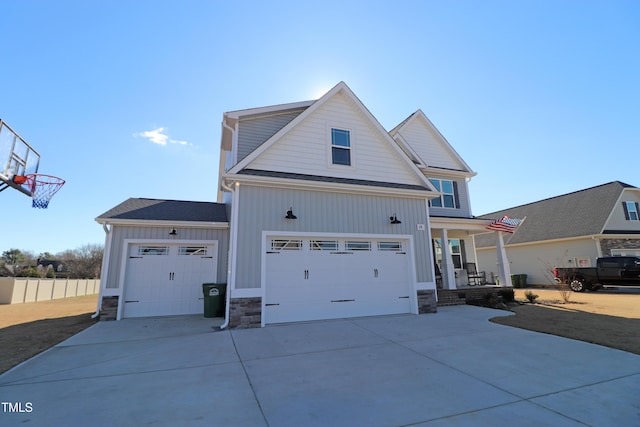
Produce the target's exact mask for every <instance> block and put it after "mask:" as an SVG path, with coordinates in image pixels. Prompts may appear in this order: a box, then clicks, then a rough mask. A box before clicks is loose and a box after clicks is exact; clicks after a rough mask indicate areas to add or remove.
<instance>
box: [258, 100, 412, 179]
mask: <svg viewBox="0 0 640 427" xmlns="http://www.w3.org/2000/svg"><path fill="white" fill-rule="evenodd" d="M340 123H345V124H348V128H349V129H350V130H351V133H352V135H356V136H357V141H356V142H357V152H353V153H352V159H351V162H352V164H354V165H356V166H357V167H351V168H337V167H332V165H331V164H327V163H328V162H327V129H328V128H329V129H330V128H331V127H338V128H339V127H340V126H339V124H340ZM391 144H393V142H392V141H389V140H387V139H386V138H385V137H384V135H381V134H380V133H379V132H378V130H377V129H376V128H375V127H374V126H373V125H372V124H371V122H370V121H369V119H368V118H367V117H365V116H364V114H362V113H361V112H360V111H359V110H358V108H357V106H356V105H355V104H353V103H352V102H351V100H350V99H349V98H347V97H346V96H344V95H342V94H337V95H336V96H334V97H333V98H331V99H329V100H328V101H327V102H326V103H325V104H323V105H322V106H321V107H320V108H318V109H317V110H316V111H314V112H313V114H311V115H310V116H309V117H307V118H306V119H305V120H303V121H302V122H300V123H299V124H298V125H297V126H296V127H295V128H294V129H292V130H291V131H290V132H288V133H287V134H286V135H285V136H283V137H282V138H281V139H280V140H279V141H277V142H276V143H275V144H274V145H272V146H271V147H270V148H269V149H267V150H265V152H263V153H262V154H261V155H260V156H259V157H258V158H257V159H255V160H254V161H253V162H251V163H250V164H249V165H247V169H258V170H268V171H279V172H289V173H299V174H306V175H321V176H335V177H339V178H350V179H363V180H369V181H379V182H394V183H398V184H413V185H424V183H423V182H422V181H421V180H420V178H419V177H418V176H417V175H416V174H415V172H414V171H412V170H411V169H410V168H409V167H408V163H407V161H406V160H405V159H403V158H402V157H401V154H400V153H398V151H396V150H395V149H394V148H393V146H392V145H391ZM352 151H353V150H352ZM381 161H384V164H385V167H383V168H381V167H380V162H381Z"/></svg>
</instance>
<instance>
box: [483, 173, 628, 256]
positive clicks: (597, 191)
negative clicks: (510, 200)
mask: <svg viewBox="0 0 640 427" xmlns="http://www.w3.org/2000/svg"><path fill="white" fill-rule="evenodd" d="M625 188H635V187H633V186H632V185H629V184H625V183H623V182H620V181H614V182H610V183H607V184H602V185H598V186H596V187H591V188H587V189H584V190H580V191H575V192H573V193H569V194H563V195H561V196H556V197H551V198H549V199H544V200H540V201H538V202H533V203H529V204H527V205H522V206H517V207H513V208H510V209H504V210H501V211H497V212H493V213H489V214H486V215H481V216H480V217H479V218H485V219H498V218H502V217H503V216H505V215H508V216H509V217H511V218H524V217H526V218H527V219H526V221H525V222H524V223H523V224H522V225H521V226H520V227H519V228H518V229H517V231H516V232H515V233H514V234H506V233H505V236H504V243H505V244H511V245H513V244H517V243H529V242H538V241H544V240H553V239H562V238H569V237H579V236H589V235H594V234H600V233H602V232H603V228H604V226H605V224H606V222H607V219H608V218H609V215H610V214H611V211H612V210H613V208H614V205H615V203H616V202H617V200H618V198H619V196H620V193H621V192H622V190H624V189H625ZM476 246H477V247H479V248H480V247H488V246H495V237H494V236H493V235H492V234H484V235H479V236H476Z"/></svg>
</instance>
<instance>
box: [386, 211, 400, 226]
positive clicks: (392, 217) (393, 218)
mask: <svg viewBox="0 0 640 427" xmlns="http://www.w3.org/2000/svg"><path fill="white" fill-rule="evenodd" d="M389 221H390V222H391V224H402V221H400V220H399V219H398V217H397V216H396V214H395V213H394V214H393V216H390V217H389Z"/></svg>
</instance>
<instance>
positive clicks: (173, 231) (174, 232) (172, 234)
mask: <svg viewBox="0 0 640 427" xmlns="http://www.w3.org/2000/svg"><path fill="white" fill-rule="evenodd" d="M177 235H178V231H177V230H176V229H175V228H172V229H171V231H170V232H169V236H177Z"/></svg>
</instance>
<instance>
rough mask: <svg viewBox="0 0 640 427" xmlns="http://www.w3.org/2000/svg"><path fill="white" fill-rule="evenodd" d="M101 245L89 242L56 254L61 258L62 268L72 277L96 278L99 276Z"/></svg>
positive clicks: (102, 250) (102, 251) (102, 249)
mask: <svg viewBox="0 0 640 427" xmlns="http://www.w3.org/2000/svg"><path fill="white" fill-rule="evenodd" d="M103 253H104V248H103V247H102V245H96V244H89V245H84V246H81V247H79V248H78V249H74V250H68V251H65V252H63V253H62V254H59V255H58V258H61V259H62V263H63V265H64V269H65V270H66V271H67V272H68V273H69V278H72V279H97V278H99V277H100V268H101V266H102V256H103Z"/></svg>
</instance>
